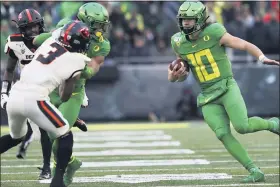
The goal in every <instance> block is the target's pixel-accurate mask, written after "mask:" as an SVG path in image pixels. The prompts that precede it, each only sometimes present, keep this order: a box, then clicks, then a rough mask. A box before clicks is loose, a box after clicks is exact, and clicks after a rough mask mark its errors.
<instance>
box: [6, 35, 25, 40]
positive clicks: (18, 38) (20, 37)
mask: <svg viewBox="0 0 280 187" xmlns="http://www.w3.org/2000/svg"><path fill="white" fill-rule="evenodd" d="M21 41H23V37H22V34H11V35H10V36H9V37H8V42H21Z"/></svg>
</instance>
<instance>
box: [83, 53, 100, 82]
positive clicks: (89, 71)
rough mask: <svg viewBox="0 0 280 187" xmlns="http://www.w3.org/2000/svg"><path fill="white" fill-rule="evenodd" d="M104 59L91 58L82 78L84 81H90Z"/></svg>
mask: <svg viewBox="0 0 280 187" xmlns="http://www.w3.org/2000/svg"><path fill="white" fill-rule="evenodd" d="M104 61H105V57H104V56H96V57H92V58H91V61H90V62H89V63H88V64H87V65H86V67H85V69H84V71H83V73H82V76H83V78H85V79H90V78H91V77H93V76H94V75H95V74H96V73H97V72H98V71H99V69H100V67H101V66H102V65H103V64H104Z"/></svg>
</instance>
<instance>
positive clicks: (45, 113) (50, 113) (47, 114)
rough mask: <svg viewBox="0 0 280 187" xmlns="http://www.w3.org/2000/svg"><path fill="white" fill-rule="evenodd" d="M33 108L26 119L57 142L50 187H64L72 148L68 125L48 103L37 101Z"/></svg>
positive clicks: (71, 136)
mask: <svg viewBox="0 0 280 187" xmlns="http://www.w3.org/2000/svg"><path fill="white" fill-rule="evenodd" d="M33 108H34V109H33V111H32V112H30V115H29V116H28V117H29V118H30V119H31V120H32V121H33V122H34V123H35V124H37V125H38V126H39V127H40V128H42V129H44V130H45V131H47V132H50V133H52V134H53V135H55V138H57V141H58V150H57V165H56V172H55V175H54V177H53V179H52V182H51V187H58V186H59V187H64V186H65V185H64V183H63V176H64V173H65V170H66V167H67V164H68V162H69V160H70V157H71V155H72V148H73V135H72V132H71V131H69V124H68V122H67V120H66V119H65V118H64V117H63V116H62V114H61V112H60V111H59V110H58V109H57V108H55V107H54V106H53V105H52V104H51V103H50V102H48V101H37V103H36V106H35V105H34V106H33ZM31 114H32V115H31Z"/></svg>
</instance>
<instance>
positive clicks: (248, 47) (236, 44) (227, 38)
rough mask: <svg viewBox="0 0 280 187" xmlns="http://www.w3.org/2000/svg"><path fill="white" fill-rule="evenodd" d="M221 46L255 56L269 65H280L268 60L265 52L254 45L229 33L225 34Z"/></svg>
mask: <svg viewBox="0 0 280 187" xmlns="http://www.w3.org/2000/svg"><path fill="white" fill-rule="evenodd" d="M220 45H224V46H226V47H230V48H234V49H239V50H243V51H247V52H248V53H250V54H251V55H253V56H255V57H256V58H257V59H258V60H259V61H260V62H262V63H264V64H268V65H278V66H279V65H280V64H279V62H277V61H275V60H271V59H269V58H267V57H266V56H265V55H264V54H263V52H262V51H261V50H260V49H259V48H258V47H257V46H255V45H254V44H252V43H250V42H247V41H246V40H243V39H241V38H238V37H235V36H232V35H231V34H229V33H225V34H224V35H223V36H222V37H221V39H220Z"/></svg>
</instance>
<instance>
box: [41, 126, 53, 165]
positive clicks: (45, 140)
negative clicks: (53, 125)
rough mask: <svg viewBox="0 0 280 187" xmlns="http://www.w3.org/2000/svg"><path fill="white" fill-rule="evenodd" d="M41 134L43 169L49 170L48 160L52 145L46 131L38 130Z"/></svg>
mask: <svg viewBox="0 0 280 187" xmlns="http://www.w3.org/2000/svg"><path fill="white" fill-rule="evenodd" d="M39 129H40V132H41V146H42V153H43V159H44V165H43V169H50V160H51V154H52V144H51V141H50V138H49V136H48V134H47V132H46V131H44V130H43V129H41V128H39Z"/></svg>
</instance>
